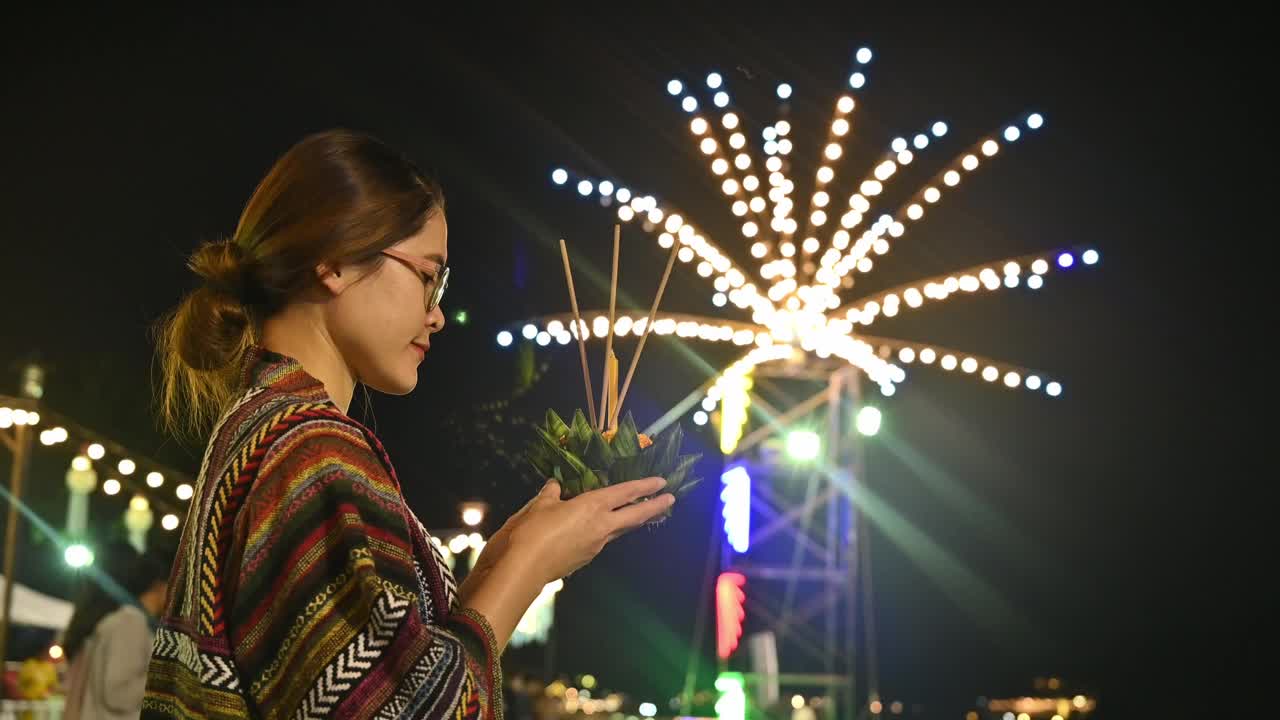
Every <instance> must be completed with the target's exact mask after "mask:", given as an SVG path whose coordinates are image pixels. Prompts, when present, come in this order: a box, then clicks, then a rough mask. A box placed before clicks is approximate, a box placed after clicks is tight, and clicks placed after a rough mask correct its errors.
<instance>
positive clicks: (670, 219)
mask: <svg viewBox="0 0 1280 720" xmlns="http://www.w3.org/2000/svg"><path fill="white" fill-rule="evenodd" d="M682 227H684V218H683V217H681V216H680V214H679V213H671V214H670V215H668V216H667V222H666V228H667V232H669V233H673V232H679V231H680V228H682Z"/></svg>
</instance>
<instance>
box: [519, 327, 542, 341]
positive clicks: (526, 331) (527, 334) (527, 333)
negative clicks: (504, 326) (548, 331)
mask: <svg viewBox="0 0 1280 720" xmlns="http://www.w3.org/2000/svg"><path fill="white" fill-rule="evenodd" d="M520 334H521V335H523V336H524V339H525V340H532V339H533V338H534V336H536V335H537V334H538V328H536V327H534V326H533V325H525V326H524V327H523V328H521V330H520Z"/></svg>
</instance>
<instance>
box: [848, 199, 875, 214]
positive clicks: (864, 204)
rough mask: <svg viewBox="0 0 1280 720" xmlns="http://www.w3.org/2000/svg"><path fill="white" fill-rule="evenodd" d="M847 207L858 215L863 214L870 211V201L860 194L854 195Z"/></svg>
mask: <svg viewBox="0 0 1280 720" xmlns="http://www.w3.org/2000/svg"><path fill="white" fill-rule="evenodd" d="M849 207H851V208H853V209H854V210H856V211H858V212H860V213H865V212H867V211H868V210H870V209H871V201H870V200H867V199H866V198H865V197H863V196H862V195H861V194H856V195H853V196H852V197H850V198H849Z"/></svg>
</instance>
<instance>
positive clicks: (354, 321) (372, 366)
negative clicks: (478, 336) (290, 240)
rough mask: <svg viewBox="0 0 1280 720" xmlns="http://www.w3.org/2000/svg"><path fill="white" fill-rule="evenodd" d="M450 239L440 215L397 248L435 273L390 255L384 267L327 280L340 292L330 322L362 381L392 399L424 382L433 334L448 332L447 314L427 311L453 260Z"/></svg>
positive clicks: (328, 309)
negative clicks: (442, 274)
mask: <svg viewBox="0 0 1280 720" xmlns="http://www.w3.org/2000/svg"><path fill="white" fill-rule="evenodd" d="M448 236H449V227H448V223H447V221H446V220H445V216H444V213H440V212H437V213H435V214H433V215H432V216H431V218H430V219H429V220H427V222H426V223H424V224H423V226H422V230H420V231H419V232H418V233H417V234H416V235H413V236H411V237H409V238H406V239H405V240H403V241H401V242H400V243H398V244H397V245H395V246H393V249H395V250H398V251H400V252H401V253H404V254H407V255H411V256H413V257H415V258H418V259H420V260H424V261H426V264H428V265H430V266H431V267H432V268H433V269H434V270H435V272H421V271H419V270H418V269H415V268H414V267H413V266H412V265H411V264H410V263H409V262H406V261H404V260H401V259H398V258H393V257H388V256H385V255H384V256H383V257H382V258H381V262H380V263H370V264H369V265H370V266H369V267H348V268H338V269H337V270H338V272H339V273H341V275H337V276H335V275H334V274H332V273H331V274H329V275H327V276H325V277H324V278H323V282H324V284H325V285H327V286H328V287H329V288H330V289H331V290H336V291H337V294H336V297H332V298H330V301H329V302H328V303H327V306H326V323H327V325H328V329H329V332H330V333H331V334H332V336H333V340H334V343H335V344H336V345H337V347H338V350H339V352H341V353H342V357H343V359H344V360H345V361H346V363H347V366H348V367H349V368H351V370H352V372H353V373H354V374H355V378H356V380H357V381H359V382H362V383H364V384H365V385H368V386H369V387H371V388H373V389H374V390H378V391H380V392H384V393H387V394H389V395H405V394H407V393H409V392H410V391H412V390H413V388H414V387H415V386H416V385H417V384H418V365H419V364H421V363H422V360H423V358H424V357H425V356H426V354H427V351H428V350H430V348H431V336H432V335H434V334H435V333H437V332H439V331H440V330H443V329H444V322H445V320H444V312H443V310H441V308H440V307H439V306H437V307H434V308H432V309H431V312H427V309H426V305H427V298H428V297H430V294H431V292H432V291H433V290H434V289H435V286H436V285H437V284H438V283H439V282H440V281H441V277H440V271H442V270H443V269H444V266H445V265H446V264H447V262H448V258H449V248H448V239H449V237H448ZM348 276H352V277H348ZM424 281H425V282H424Z"/></svg>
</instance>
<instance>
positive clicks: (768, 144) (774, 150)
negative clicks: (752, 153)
mask: <svg viewBox="0 0 1280 720" xmlns="http://www.w3.org/2000/svg"><path fill="white" fill-rule="evenodd" d="M764 154H765V155H777V154H778V143H776V142H774V141H772V140H766V141H765V143H764Z"/></svg>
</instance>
